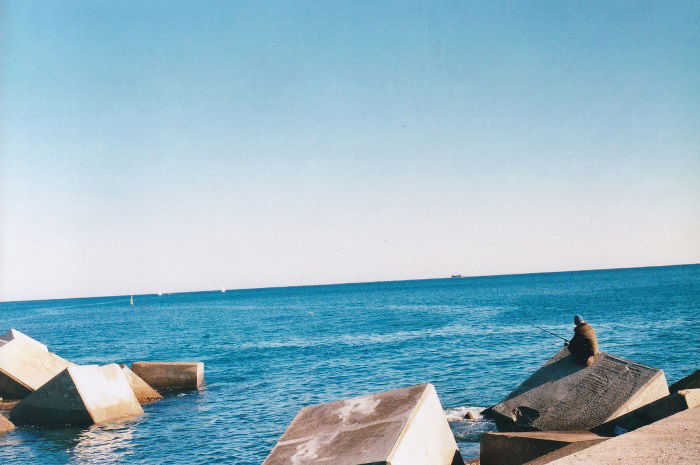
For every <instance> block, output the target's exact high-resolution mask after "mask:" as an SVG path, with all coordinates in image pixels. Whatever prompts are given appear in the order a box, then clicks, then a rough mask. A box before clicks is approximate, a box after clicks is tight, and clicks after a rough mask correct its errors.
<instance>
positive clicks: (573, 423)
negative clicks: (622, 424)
mask: <svg viewBox="0 0 700 465" xmlns="http://www.w3.org/2000/svg"><path fill="white" fill-rule="evenodd" d="M668 394H669V392H668V386H667V384H666V377H665V376H664V372H663V370H658V369H656V368H650V367H647V366H644V365H641V364H639V363H635V362H632V361H629V360H625V359H623V358H620V357H615V356H614V355H610V354H606V353H602V352H601V353H599V354H597V355H596V356H595V361H594V362H593V364H592V365H591V366H588V367H584V366H581V365H578V364H577V363H576V361H575V360H574V358H573V357H572V356H571V355H570V354H569V351H568V349H567V348H566V347H564V348H563V349H562V350H560V351H559V352H558V353H557V354H556V355H554V357H552V358H551V359H550V360H549V361H548V362H547V363H545V364H544V365H543V366H542V367H540V369H538V370H537V371H536V372H535V373H534V374H533V375H532V376H530V377H529V378H528V379H527V380H525V382H524V383H522V384H521V385H520V386H518V387H517V388H516V389H515V390H514V391H513V392H511V393H510V394H509V395H508V396H507V397H506V398H505V399H504V400H503V401H502V402H501V403H499V404H497V405H495V406H493V407H492V408H491V409H489V416H491V417H492V418H493V419H494V420H495V421H496V425H497V426H498V429H499V431H570V430H590V429H592V428H595V427H596V426H598V425H601V424H603V423H605V422H606V421H610V420H612V419H613V418H616V417H619V416H620V415H623V414H625V413H627V412H629V411H631V410H634V409H636V408H638V407H641V406H643V405H646V404H648V403H650V402H653V401H655V400H657V399H659V398H661V397H664V396H667V395H668Z"/></svg>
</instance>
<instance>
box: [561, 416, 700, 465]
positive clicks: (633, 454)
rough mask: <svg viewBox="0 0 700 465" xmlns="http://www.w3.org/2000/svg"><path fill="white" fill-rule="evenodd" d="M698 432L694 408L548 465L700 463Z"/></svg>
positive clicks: (699, 427)
mask: <svg viewBox="0 0 700 465" xmlns="http://www.w3.org/2000/svg"><path fill="white" fill-rule="evenodd" d="M698 431H700V408H692V409H690V410H684V411H682V412H679V413H676V414H675V415H671V416H670V417H668V418H664V419H663V420H659V421H657V422H656V423H652V424H650V425H647V426H643V427H641V428H639V429H638V430H635V431H632V432H630V433H627V434H623V435H621V436H617V437H614V438H612V439H608V440H607V441H605V442H603V443H600V444H596V445H595V446H592V447H589V448H587V449H584V450H582V451H579V452H575V453H573V454H571V455H568V456H566V457H563V458H560V459H557V460H554V461H552V462H549V465H620V464H634V465H657V464H683V465H691V464H699V463H700V434H698Z"/></svg>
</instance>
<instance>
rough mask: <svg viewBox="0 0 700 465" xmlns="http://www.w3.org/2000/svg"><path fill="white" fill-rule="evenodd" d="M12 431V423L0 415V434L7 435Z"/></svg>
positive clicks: (13, 427) (13, 426)
mask: <svg viewBox="0 0 700 465" xmlns="http://www.w3.org/2000/svg"><path fill="white" fill-rule="evenodd" d="M13 429H15V425H13V424H12V422H10V420H8V419H7V418H5V417H4V416H3V415H0V434H2V433H7V432H8V431H12V430H13Z"/></svg>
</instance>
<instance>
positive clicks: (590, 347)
mask: <svg viewBox="0 0 700 465" xmlns="http://www.w3.org/2000/svg"><path fill="white" fill-rule="evenodd" d="M574 324H575V325H576V327H575V328H574V337H573V338H571V340H570V341H569V343H568V344H567V347H568V348H569V352H571V355H573V356H574V358H575V359H576V361H577V362H578V364H579V365H584V366H591V365H592V364H593V361H594V360H595V355H596V354H597V353H598V338H597V337H596V335H595V330H594V329H593V327H592V326H591V325H589V324H588V323H586V322H585V321H583V318H581V316H580V315H576V316H575V317H574Z"/></svg>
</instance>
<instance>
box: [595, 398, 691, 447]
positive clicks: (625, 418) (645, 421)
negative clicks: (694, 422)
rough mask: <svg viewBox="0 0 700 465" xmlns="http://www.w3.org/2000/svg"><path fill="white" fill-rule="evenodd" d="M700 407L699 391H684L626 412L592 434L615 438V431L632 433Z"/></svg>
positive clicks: (597, 428)
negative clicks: (675, 414)
mask: <svg viewBox="0 0 700 465" xmlns="http://www.w3.org/2000/svg"><path fill="white" fill-rule="evenodd" d="M697 406H700V389H685V390H682V391H678V392H674V393H673V394H670V395H668V396H666V397H662V398H661V399H659V400H656V401H654V402H652V403H650V404H647V405H645V406H643V407H640V408H638V409H636V410H633V411H631V412H628V413H626V414H624V415H622V416H619V417H617V418H613V419H612V420H610V421H608V422H606V423H604V424H602V425H600V426H597V427H596V428H593V432H594V433H597V434H601V435H604V436H616V435H617V434H616V431H620V430H621V429H622V431H634V430H635V429H637V428H640V427H642V426H645V425H649V424H651V423H653V422H655V421H659V420H661V419H663V418H666V417H669V416H671V415H673V414H674V413H678V412H681V411H683V410H687V409H689V408H694V407H697Z"/></svg>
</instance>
